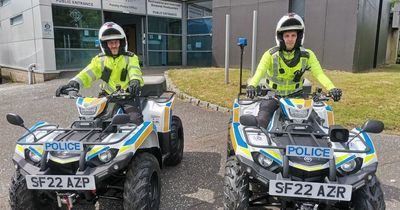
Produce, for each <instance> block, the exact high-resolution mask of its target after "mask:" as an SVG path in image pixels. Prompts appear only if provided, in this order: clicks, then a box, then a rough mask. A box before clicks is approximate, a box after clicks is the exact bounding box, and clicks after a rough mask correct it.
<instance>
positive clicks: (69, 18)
mask: <svg viewBox="0 0 400 210" xmlns="http://www.w3.org/2000/svg"><path fill="white" fill-rule="evenodd" d="M53 21H54V26H64V27H74V28H94V29H99V28H100V27H101V11H100V10H91V9H80V8H68V7H57V6H53Z"/></svg>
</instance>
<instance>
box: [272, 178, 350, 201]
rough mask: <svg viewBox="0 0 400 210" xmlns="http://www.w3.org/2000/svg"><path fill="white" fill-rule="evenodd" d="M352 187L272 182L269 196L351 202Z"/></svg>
mask: <svg viewBox="0 0 400 210" xmlns="http://www.w3.org/2000/svg"><path fill="white" fill-rule="evenodd" d="M352 190H353V187H352V186H351V185H341V184H325V183H314V182H294V181H282V180H271V181H270V183H269V194H270V195H276V196H285V197H299V198H314V199H325V200H339V201H350V200H351V193H352Z"/></svg>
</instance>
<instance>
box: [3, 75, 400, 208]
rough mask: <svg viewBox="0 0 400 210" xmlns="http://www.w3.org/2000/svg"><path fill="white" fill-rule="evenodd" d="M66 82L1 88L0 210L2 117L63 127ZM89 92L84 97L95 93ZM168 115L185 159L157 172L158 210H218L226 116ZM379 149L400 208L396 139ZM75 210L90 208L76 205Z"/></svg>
mask: <svg viewBox="0 0 400 210" xmlns="http://www.w3.org/2000/svg"><path fill="white" fill-rule="evenodd" d="M67 81H68V80H67V79H65V78H64V79H57V80H52V81H49V82H46V83H42V84H35V85H25V84H10V83H8V84H2V85H0V125H1V129H0V161H1V167H0V209H10V207H9V204H8V188H9V184H10V178H11V176H12V174H13V172H14V166H13V164H12V161H11V159H12V155H13V153H14V147H15V141H16V139H17V138H18V137H19V136H20V135H22V134H23V133H24V130H23V129H22V128H19V127H16V126H12V125H10V124H8V123H7V122H6V119H5V115H6V114H7V113H10V112H13V113H17V114H19V115H20V116H21V117H22V118H23V119H24V121H25V125H26V126H28V127H30V126H31V125H33V124H34V123H35V122H36V121H41V120H44V121H47V122H51V123H58V124H59V125H60V126H68V125H69V124H70V123H71V122H72V121H73V120H74V119H77V117H78V113H77V110H76V107H75V101H74V100H71V99H63V98H54V97H53V95H54V92H55V90H56V88H57V87H58V86H59V85H61V84H64V83H67ZM95 87H96V86H94V88H92V89H91V90H83V91H82V93H83V95H86V96H88V95H95V94H96V91H95V89H96V88H95ZM173 114H175V115H178V116H179V117H181V119H182V121H183V126H184V133H185V149H184V157H183V161H182V163H181V164H179V165H178V166H176V167H167V168H164V169H163V170H162V177H161V180H162V192H161V193H162V195H161V209H222V207H223V204H222V202H223V174H224V165H225V161H226V158H225V157H226V154H225V153H226V134H227V127H228V124H227V122H228V119H229V115H228V114H226V113H221V112H215V111H210V110H206V109H203V108H200V107H196V106H193V105H191V104H189V103H185V102H181V101H178V103H177V105H176V106H175V110H174V111H173ZM373 139H374V142H375V146H376V148H377V150H378V158H379V169H378V173H377V175H378V177H379V179H380V180H381V184H382V187H383V190H384V193H385V202H386V209H390V210H395V209H400V165H399V161H400V156H399V151H400V137H398V136H392V135H384V134H381V135H374V136H373ZM99 207H105V208H101V209H122V205H121V203H120V202H117V201H108V200H103V201H101V202H98V203H97V204H96V209H99ZM78 209H91V208H88V207H79V208H78Z"/></svg>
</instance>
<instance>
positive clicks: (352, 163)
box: [340, 160, 357, 172]
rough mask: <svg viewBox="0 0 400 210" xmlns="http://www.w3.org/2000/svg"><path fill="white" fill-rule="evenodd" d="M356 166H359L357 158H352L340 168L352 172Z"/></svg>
mask: <svg viewBox="0 0 400 210" xmlns="http://www.w3.org/2000/svg"><path fill="white" fill-rule="evenodd" d="M356 166H357V162H356V160H351V161H348V162H346V163H344V164H343V165H341V166H340V168H341V169H342V170H343V171H344V172H352V171H353V170H354V169H355V168H356Z"/></svg>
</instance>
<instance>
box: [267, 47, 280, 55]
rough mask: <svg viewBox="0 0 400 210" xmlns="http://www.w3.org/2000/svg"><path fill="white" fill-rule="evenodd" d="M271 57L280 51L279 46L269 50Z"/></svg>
mask: <svg viewBox="0 0 400 210" xmlns="http://www.w3.org/2000/svg"><path fill="white" fill-rule="evenodd" d="M268 51H269V53H270V54H271V55H273V54H274V53H276V52H278V51H279V46H275V47H273V48H271V49H269V50H268Z"/></svg>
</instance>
